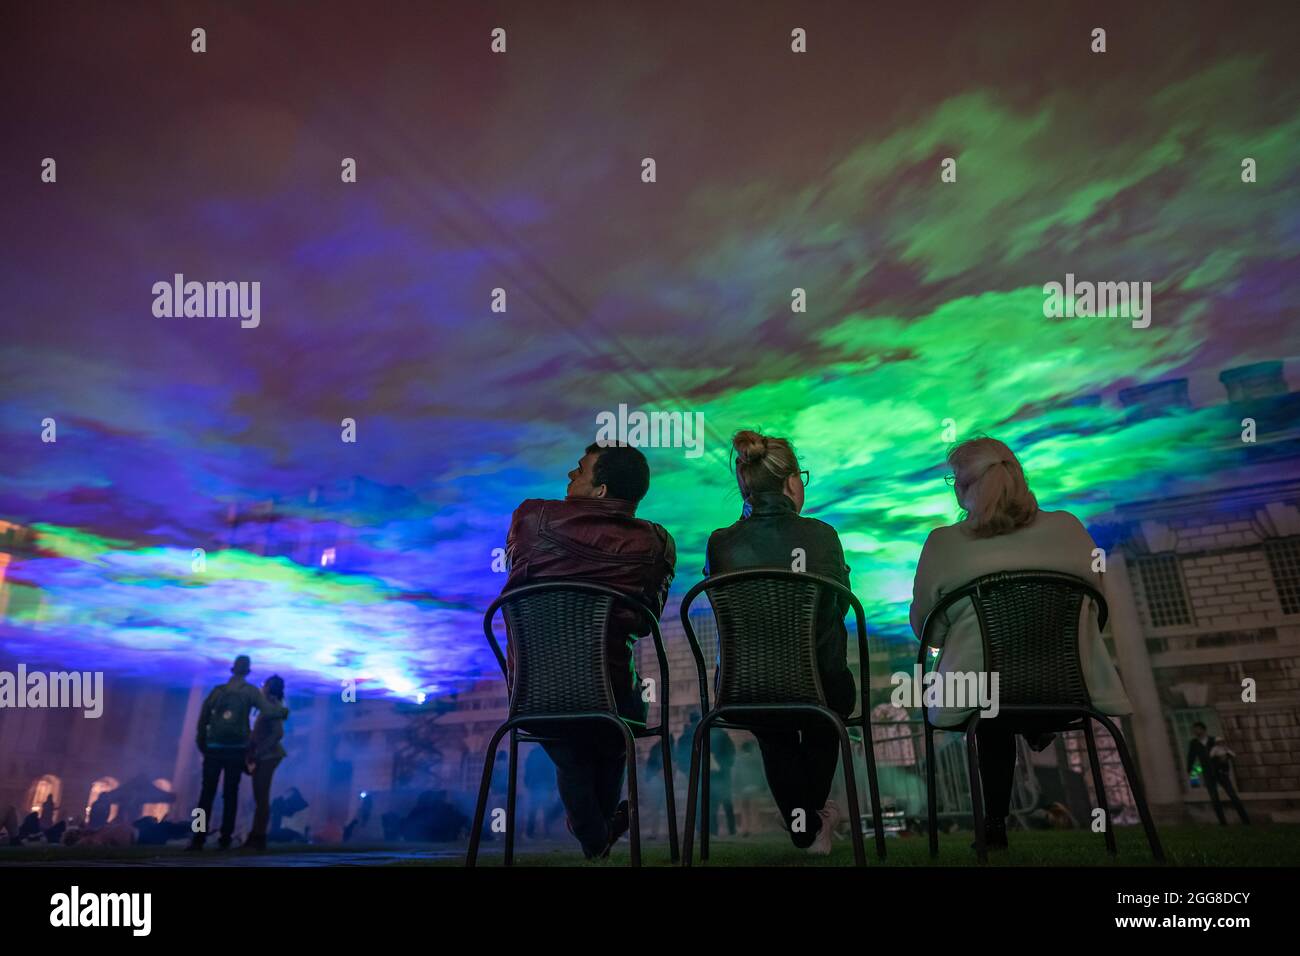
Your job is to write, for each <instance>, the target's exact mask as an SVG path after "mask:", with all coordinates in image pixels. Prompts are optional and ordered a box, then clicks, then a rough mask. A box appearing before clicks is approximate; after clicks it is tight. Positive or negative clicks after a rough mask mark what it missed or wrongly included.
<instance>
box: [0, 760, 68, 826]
mask: <svg viewBox="0 0 1300 956" xmlns="http://www.w3.org/2000/svg"><path fill="white" fill-rule="evenodd" d="M62 790H63V783H62V781H60V780H59V778H58V777H56V776H54V775H53V774H49V773H47V774H46V775H45V776H43V777H41V778H40V779H39V780H37V781H36V782H35V783H34V784H32V789H31V793H30V794H29V795H28V798H27V808H28V810H29V811H30V812H31V813H41V812H42V810H41V808H42V807H44V806H45V801H46V800H53V801H54V802H53V804H52V806H53V807H54V808H55V809H58V807H59V797H60V795H61V792H62ZM46 825H47V826H53V825H54V821H53V820H51V821H50V822H49V823H48V824H46ZM9 836H11V837H12V836H13V834H12V833H10V834H9Z"/></svg>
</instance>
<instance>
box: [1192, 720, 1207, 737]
mask: <svg viewBox="0 0 1300 956" xmlns="http://www.w3.org/2000/svg"><path fill="white" fill-rule="evenodd" d="M1205 730H1206V727H1205V725H1204V724H1203V723H1201V722H1200V721H1199V720H1198V721H1197V722H1196V723H1194V724H1192V733H1193V734H1194V735H1195V736H1197V737H1204V736H1205Z"/></svg>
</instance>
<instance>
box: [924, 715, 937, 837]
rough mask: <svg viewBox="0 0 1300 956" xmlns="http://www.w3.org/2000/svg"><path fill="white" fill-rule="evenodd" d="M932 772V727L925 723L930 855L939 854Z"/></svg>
mask: <svg viewBox="0 0 1300 956" xmlns="http://www.w3.org/2000/svg"><path fill="white" fill-rule="evenodd" d="M935 791H936V787H935V772H934V728H933V727H931V726H930V724H929V722H928V721H927V722H926V724H925V798H926V808H927V815H928V817H929V826H928V828H927V829H928V830H929V831H930V856H931V857H937V856H938V855H939V807H938V800H937V797H936V793H935Z"/></svg>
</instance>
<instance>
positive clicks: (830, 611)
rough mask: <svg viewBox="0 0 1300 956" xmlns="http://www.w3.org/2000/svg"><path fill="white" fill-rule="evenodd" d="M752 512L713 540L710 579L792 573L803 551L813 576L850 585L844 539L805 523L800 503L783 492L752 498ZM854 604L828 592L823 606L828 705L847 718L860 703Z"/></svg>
mask: <svg viewBox="0 0 1300 956" xmlns="http://www.w3.org/2000/svg"><path fill="white" fill-rule="evenodd" d="M750 505H751V506H752V507H751V510H750V514H749V516H748V517H744V518H741V519H740V520H739V521H737V522H736V523H735V524H733V525H732V526H731V527H729V528H719V529H718V530H717V531H715V532H713V534H712V535H710V536H709V545H708V550H707V552H706V557H705V565H704V576H705V577H708V576H709V575H710V574H725V573H726V572H728V571H743V570H745V569H747V568H780V569H784V570H787V571H788V570H790V566H791V564H792V563H793V560H794V558H793V556H792V554H791V552H793V551H794V549H795V548H802V549H803V550H804V554H805V555H806V557H807V568H806V570H807V571H808V573H810V574H819V575H822V576H823V577H827V578H830V579H831V580H833V581H838V582H839V583H840V584H843V585H844V586H845V587H848V586H849V567H848V565H846V564H845V563H844V549H843V547H841V546H840V536H839V535H838V534H836V533H835V529H834V528H832V527H831V526H830V525H828V524H827V523H826V522H824V521H819V520H817V519H816V518H805V517H802V516H801V515H799V514H798V513H796V512H795V510H794V502H793V501H791V500H790V499H789V498H787V497H786V496H785V495H784V494H782V493H780V492H763V493H758V494H754V495H751V496H750ZM848 606H849V605H848V602H847V601H846V600H843V599H841V598H839V597H838V596H837V595H834V594H830V593H827V592H824V593H823V594H822V597H821V602H820V604H819V605H818V607H817V670H818V673H819V675H820V676H821V681H822V689H823V690H824V691H825V693H826V700H827V703H829V704H830V706H831V707H832V708H833V709H834V710H836V711H838V712H839V713H841V714H843V715H845V716H847V715H849V714H851V713H852V712H853V709H854V706H855V705H856V702H857V685H856V684H855V683H854V681H853V673H852V672H851V671H850V670H849V662H848V640H849V637H848V629H847V628H845V626H844V614H845V612H846V611H847V610H848Z"/></svg>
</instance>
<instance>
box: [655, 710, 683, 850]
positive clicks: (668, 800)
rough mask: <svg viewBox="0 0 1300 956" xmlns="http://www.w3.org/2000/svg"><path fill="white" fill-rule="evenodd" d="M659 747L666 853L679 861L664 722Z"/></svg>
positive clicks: (669, 747) (669, 751)
mask: <svg viewBox="0 0 1300 956" xmlns="http://www.w3.org/2000/svg"><path fill="white" fill-rule="evenodd" d="M659 740H660V743H659V747H660V751H661V752H662V754H663V765H664V802H665V804H667V810H668V854H669V858H670V859H671V860H672V862H673V863H678V862H680V861H681V856H682V855H681V849H680V847H679V845H678V840H677V795H676V794H675V793H673V758H672V745H673V744H672V737H671V736H670V735H669V733H668V725H667V723H665V724H664V725H663V728H662V730H661V731H660V736H659Z"/></svg>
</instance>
